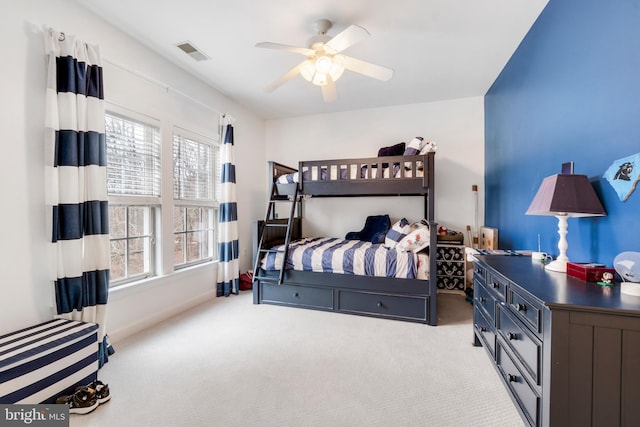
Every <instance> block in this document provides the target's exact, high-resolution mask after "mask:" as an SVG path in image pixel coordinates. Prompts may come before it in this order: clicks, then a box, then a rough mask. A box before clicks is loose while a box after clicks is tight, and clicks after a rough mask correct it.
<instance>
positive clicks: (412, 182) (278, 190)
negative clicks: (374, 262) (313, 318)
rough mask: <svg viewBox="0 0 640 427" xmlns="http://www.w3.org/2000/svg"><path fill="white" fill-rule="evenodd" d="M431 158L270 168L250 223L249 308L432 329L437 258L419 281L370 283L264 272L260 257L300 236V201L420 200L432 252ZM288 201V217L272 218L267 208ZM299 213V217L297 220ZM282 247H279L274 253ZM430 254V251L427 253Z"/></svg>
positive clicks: (429, 261)
mask: <svg viewBox="0 0 640 427" xmlns="http://www.w3.org/2000/svg"><path fill="white" fill-rule="evenodd" d="M434 155H435V153H433V152H430V153H427V154H423V155H412V156H406V155H405V156H388V157H374V158H359V159H340V160H321V161H303V162H300V163H299V165H298V168H297V169H295V168H292V167H288V166H285V165H282V164H279V163H276V162H269V177H270V180H271V182H272V185H271V197H270V200H269V207H268V209H267V215H266V218H265V220H264V221H256V222H255V223H254V227H255V230H254V242H253V246H254V261H255V267H254V283H253V302H254V304H277V305H285V306H292V307H299V308H307V309H316V310H324V311H334V312H340V313H350V314H357V315H364V316H372V317H382V318H388V319H396V320H404V321H411V322H420V323H425V324H429V325H434V326H435V325H436V324H437V312H436V298H437V280H436V257H435V255H434V256H429V257H428V258H427V261H426V262H427V264H428V272H427V276H426V279H425V278H396V277H374V276H365V275H359V274H338V273H327V272H315V271H298V270H294V269H288V268H285V266H284V264H283V265H282V267H281V269H280V270H279V271H269V270H266V269H264V268H263V264H262V259H263V258H264V257H265V256H267V254H268V253H269V252H276V251H277V250H280V251H282V248H284V256H285V258H286V255H287V254H286V252H287V250H288V248H289V244H290V242H295V241H297V240H299V239H302V238H303V235H302V218H301V211H302V210H301V204H302V201H303V200H304V198H306V197H309V196H311V197H356V196H380V197H383V196H419V197H423V199H424V215H423V218H424V220H425V221H426V222H427V224H428V225H429V228H430V230H431V231H432V232H431V233H429V237H428V239H429V247H430V248H436V245H437V236H436V234H437V233H436V232H435V230H437V224H436V223H435V221H434ZM279 202H289V203H291V210H290V216H289V218H282V217H281V218H279V219H276V218H275V216H274V215H273V209H272V207H273V206H274V205H275V204H276V203H279ZM296 212H297V216H296ZM276 245H281V246H280V249H272V248H273V247H274V246H276ZM432 253H434V254H435V249H434V250H433V251H432Z"/></svg>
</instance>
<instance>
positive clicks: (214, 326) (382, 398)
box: [70, 292, 523, 427]
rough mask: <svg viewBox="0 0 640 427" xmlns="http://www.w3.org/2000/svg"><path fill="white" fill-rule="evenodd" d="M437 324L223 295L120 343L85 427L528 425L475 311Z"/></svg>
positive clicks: (78, 422)
mask: <svg viewBox="0 0 640 427" xmlns="http://www.w3.org/2000/svg"><path fill="white" fill-rule="evenodd" d="M439 313H440V315H439V323H440V325H439V326H437V327H432V326H427V325H422V324H415V323H408V322H399V321H391V320H383V319H372V318H368V317H361V316H354V315H346V314H336V313H325V312H321V311H313V310H301V309H295V308H289V307H278V306H272V305H253V304H252V296H251V293H250V292H243V293H241V294H240V295H239V296H231V297H229V298H218V299H216V300H215V301H213V302H210V303H206V304H203V305H200V306H198V307H196V308H195V309H192V310H190V311H189V312H186V313H184V314H182V315H180V316H178V317H175V318H172V319H170V320H168V321H166V322H163V323H161V324H158V325H157V326H156V327H154V328H151V329H149V330H146V331H143V332H142V333H140V334H137V335H135V336H132V337H129V338H127V339H126V340H123V341H122V342H119V343H116V351H117V352H116V354H114V355H113V356H112V357H111V358H110V361H109V363H108V364H107V365H105V367H104V368H103V369H102V370H101V371H100V374H99V378H100V379H101V380H102V381H103V382H106V383H108V384H109V386H110V389H111V394H112V396H113V397H112V399H111V401H110V402H108V403H105V404H103V405H100V406H99V407H98V408H97V409H96V410H95V411H93V412H92V413H90V414H88V415H72V416H71V422H70V425H71V426H72V427H79V426H123V427H128V426H136V427H142V426H279V427H282V426H296V427H297V426H492V427H493V426H522V425H523V423H522V421H521V419H520V416H519V415H518V413H517V411H516V409H515V406H514V405H513V403H512V401H511V399H510V398H509V396H508V395H507V392H506V390H505V389H504V386H503V385H502V383H501V382H500V379H499V377H498V374H497V373H496V371H495V369H494V368H493V367H492V366H491V363H490V361H489V358H488V356H487V354H486V352H485V350H484V349H483V348H481V347H473V345H472V338H473V332H472V323H471V317H472V307H471V305H470V304H469V303H467V302H466V301H465V300H464V297H463V296H461V295H451V294H442V295H440V296H439Z"/></svg>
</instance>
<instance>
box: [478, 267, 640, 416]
mask: <svg viewBox="0 0 640 427" xmlns="http://www.w3.org/2000/svg"><path fill="white" fill-rule="evenodd" d="M473 320H474V321H473V328H474V344H475V345H482V346H483V347H484V348H485V349H486V350H487V353H488V355H489V357H490V358H491V360H492V361H493V363H494V366H495V368H496V370H497V372H498V374H499V375H500V377H501V378H502V380H503V382H504V384H505V386H506V388H507V390H508V391H509V394H510V396H511V397H512V399H513V401H514V403H515V404H516V406H517V408H518V410H519V411H520V414H521V415H522V418H523V420H525V422H526V423H527V424H529V425H532V426H632V425H633V426H637V425H640V297H634V296H627V295H624V294H620V288H619V286H614V287H601V286H599V285H598V284H596V283H587V282H583V281H581V280H578V279H574V278H572V277H568V276H566V275H565V274H564V273H554V272H548V271H546V270H544V267H543V265H542V264H537V263H532V262H531V258H529V257H522V256H504V255H493V256H477V261H476V262H474V314H473Z"/></svg>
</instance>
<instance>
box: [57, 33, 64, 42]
mask: <svg viewBox="0 0 640 427" xmlns="http://www.w3.org/2000/svg"><path fill="white" fill-rule="evenodd" d="M64 39H65V35H64V33H62V32H61V33H60V34H59V35H58V41H61V42H63V41H64Z"/></svg>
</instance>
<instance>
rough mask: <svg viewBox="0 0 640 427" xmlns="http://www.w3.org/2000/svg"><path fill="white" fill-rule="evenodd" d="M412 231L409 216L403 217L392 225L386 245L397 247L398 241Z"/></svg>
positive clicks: (386, 238) (385, 240) (390, 247)
mask: <svg viewBox="0 0 640 427" xmlns="http://www.w3.org/2000/svg"><path fill="white" fill-rule="evenodd" d="M410 231H411V225H410V224H409V221H407V218H402V219H401V220H399V221H398V222H396V223H395V224H393V225H392V226H391V228H390V229H389V231H388V232H387V236H386V237H385V239H384V245H385V246H386V247H388V248H389V249H393V248H395V247H396V245H397V244H398V242H399V241H400V240H402V239H403V238H404V236H406V235H407V234H408V233H409V232H410Z"/></svg>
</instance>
